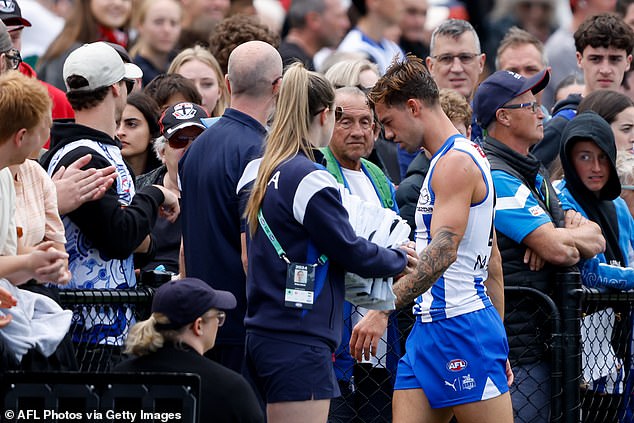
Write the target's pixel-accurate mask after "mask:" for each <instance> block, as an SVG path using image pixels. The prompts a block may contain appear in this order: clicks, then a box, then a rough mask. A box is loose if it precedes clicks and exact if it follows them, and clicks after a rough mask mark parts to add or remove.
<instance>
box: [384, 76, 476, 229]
mask: <svg viewBox="0 0 634 423" xmlns="http://www.w3.org/2000/svg"><path fill="white" fill-rule="evenodd" d="M439 100H440V107H442V110H443V112H445V114H446V115H447V117H448V118H449V120H450V121H451V123H452V124H453V126H454V127H455V128H456V129H457V130H458V132H460V135H462V136H463V137H465V138H467V139H469V136H470V135H471V114H472V113H471V106H469V103H467V100H466V99H465V98H464V97H463V96H462V95H461V94H459V93H458V92H457V91H454V90H451V89H449V88H443V89H442V90H440V93H439ZM429 162H430V159H429V157H428V156H427V154H426V152H425V151H421V152H419V153H418V155H417V156H416V158H414V160H413V161H412V163H411V164H410V165H409V168H408V169H407V177H406V178H405V179H403V180H402V181H401V183H400V184H399V186H398V189H397V190H396V197H395V198H396V203H397V204H398V208H399V215H400V216H401V217H402V218H403V219H405V220H407V223H409V226H410V227H411V228H412V232H411V234H410V239H412V240H413V239H414V231H415V230H416V222H415V214H416V205H417V204H418V197H419V196H420V189H421V188H422V187H423V181H424V180H425V176H426V175H427V172H428V170H429Z"/></svg>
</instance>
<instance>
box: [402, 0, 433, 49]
mask: <svg viewBox="0 0 634 423" xmlns="http://www.w3.org/2000/svg"><path fill="white" fill-rule="evenodd" d="M403 3H404V5H405V10H404V12H403V16H402V17H401V22H400V24H399V27H400V29H401V38H400V41H399V46H400V47H401V50H403V52H405V53H412V54H414V55H416V56H417V57H420V58H421V59H423V60H425V58H426V57H427V56H429V37H428V35H429V34H428V33H427V32H426V28H425V22H426V21H427V9H428V4H427V0H403Z"/></svg>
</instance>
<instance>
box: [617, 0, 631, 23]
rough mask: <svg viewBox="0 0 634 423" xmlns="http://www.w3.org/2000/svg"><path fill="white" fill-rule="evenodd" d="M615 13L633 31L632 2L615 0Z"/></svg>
mask: <svg viewBox="0 0 634 423" xmlns="http://www.w3.org/2000/svg"><path fill="white" fill-rule="evenodd" d="M616 13H617V14H618V15H619V16H620V17H621V18H623V21H624V22H625V23H626V24H628V25H629V26H630V28H632V29H633V30H634V0H617V2H616Z"/></svg>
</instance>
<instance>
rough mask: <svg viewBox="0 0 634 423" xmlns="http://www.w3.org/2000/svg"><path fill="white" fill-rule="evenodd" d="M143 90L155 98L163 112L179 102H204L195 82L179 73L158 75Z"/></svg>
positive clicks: (199, 103)
mask: <svg viewBox="0 0 634 423" xmlns="http://www.w3.org/2000/svg"><path fill="white" fill-rule="evenodd" d="M143 92H144V93H145V94H147V95H149V96H150V97H152V98H153V99H154V101H155V102H156V104H158V105H159V109H160V110H161V112H162V111H163V110H165V109H167V108H168V107H169V106H173V105H174V104H177V103H195V104H198V105H201V104H202V102H203V99H202V97H201V96H200V93H199V92H198V89H197V88H196V85H195V84H194V82H193V81H191V80H189V79H187V78H185V77H184V76H183V75H179V74H177V73H171V74H161V75H159V76H157V77H156V78H154V79H153V80H152V81H150V83H149V84H148V85H147V86H146V87H145V89H144V90H143Z"/></svg>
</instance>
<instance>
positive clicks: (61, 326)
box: [0, 279, 73, 362]
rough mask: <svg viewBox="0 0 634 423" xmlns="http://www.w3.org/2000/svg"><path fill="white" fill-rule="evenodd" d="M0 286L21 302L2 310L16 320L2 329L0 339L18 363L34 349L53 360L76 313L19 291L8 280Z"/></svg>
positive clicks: (0, 311)
mask: <svg viewBox="0 0 634 423" xmlns="http://www.w3.org/2000/svg"><path fill="white" fill-rule="evenodd" d="M0 286H1V287H3V288H5V289H7V290H8V291H9V292H11V295H13V296H14V297H15V298H16V299H17V300H18V304H17V305H16V306H15V307H11V308H0V314H2V315H7V314H10V315H11V316H12V317H13V320H12V321H11V323H9V324H8V325H7V326H5V327H3V328H1V329H0V338H2V339H3V340H4V343H5V345H6V346H7V348H8V349H9V350H10V351H11V352H12V353H13V354H15V357H16V358H17V360H18V362H19V361H22V356H24V354H26V353H27V351H28V350H30V349H31V348H35V349H36V350H37V351H39V352H41V353H42V354H43V355H44V356H45V357H49V356H50V355H51V354H53V353H54V352H55V350H56V349H57V346H58V345H59V344H60V342H62V339H63V338H64V336H65V335H66V333H67V332H68V329H69V328H70V322H71V319H72V317H73V312H72V311H70V310H63V309H62V308H61V307H60V306H59V304H57V303H56V302H55V301H53V300H52V299H50V298H48V297H47V296H45V295H41V294H36V293H34V292H31V291H26V290H24V289H19V288H17V287H15V286H13V284H11V282H9V281H8V280H6V279H0Z"/></svg>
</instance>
